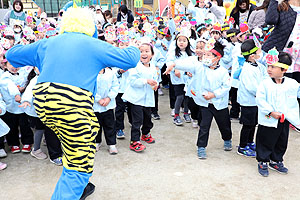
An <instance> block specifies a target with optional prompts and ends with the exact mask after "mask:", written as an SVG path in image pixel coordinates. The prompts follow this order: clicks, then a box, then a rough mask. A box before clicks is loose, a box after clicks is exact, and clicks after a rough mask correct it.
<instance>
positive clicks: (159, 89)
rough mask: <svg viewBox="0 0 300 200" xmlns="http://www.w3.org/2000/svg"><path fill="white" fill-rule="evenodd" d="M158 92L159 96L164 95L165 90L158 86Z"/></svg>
mask: <svg viewBox="0 0 300 200" xmlns="http://www.w3.org/2000/svg"><path fill="white" fill-rule="evenodd" d="M157 92H158V95H159V96H163V95H164V93H163V91H162V90H161V88H158V89H157Z"/></svg>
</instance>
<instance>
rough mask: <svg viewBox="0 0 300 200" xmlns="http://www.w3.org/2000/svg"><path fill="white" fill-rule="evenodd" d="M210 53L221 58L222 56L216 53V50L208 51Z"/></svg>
mask: <svg viewBox="0 0 300 200" xmlns="http://www.w3.org/2000/svg"><path fill="white" fill-rule="evenodd" d="M210 52H212V53H213V54H215V55H216V56H218V57H220V58H222V55H221V54H220V53H219V52H217V51H216V50H214V49H212V50H210Z"/></svg>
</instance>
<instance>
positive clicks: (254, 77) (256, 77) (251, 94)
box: [237, 62, 266, 106]
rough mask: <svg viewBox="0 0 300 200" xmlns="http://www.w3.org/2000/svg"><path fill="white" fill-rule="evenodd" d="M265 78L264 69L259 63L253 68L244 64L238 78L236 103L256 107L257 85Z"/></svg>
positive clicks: (248, 64) (247, 63)
mask: <svg viewBox="0 0 300 200" xmlns="http://www.w3.org/2000/svg"><path fill="white" fill-rule="evenodd" d="M264 77H266V67H265V66H264V65H262V64H260V63H257V66H253V65H252V64H250V63H249V62H245V63H244V66H243V67H242V71H241V74H240V77H239V81H240V84H239V88H238V92H237V102H238V103H239V104H240V105H241V106H256V101H255V96H256V91H257V88H258V85H259V84H260V83H261V82H262V80H263V79H264Z"/></svg>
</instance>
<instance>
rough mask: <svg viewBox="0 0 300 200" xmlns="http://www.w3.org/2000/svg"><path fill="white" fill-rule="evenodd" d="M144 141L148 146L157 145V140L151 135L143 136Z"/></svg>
mask: <svg viewBox="0 0 300 200" xmlns="http://www.w3.org/2000/svg"><path fill="white" fill-rule="evenodd" d="M142 140H143V141H145V142H147V143H148V144H151V143H155V139H154V138H153V137H152V136H151V134H150V133H148V134H147V135H142Z"/></svg>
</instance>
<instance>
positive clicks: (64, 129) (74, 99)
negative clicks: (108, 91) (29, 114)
mask: <svg viewBox="0 0 300 200" xmlns="http://www.w3.org/2000/svg"><path fill="white" fill-rule="evenodd" d="M60 31H61V33H62V34H60V35H59V36H56V37H51V38H49V39H43V40H40V41H38V42H35V43H33V44H30V45H26V46H22V45H17V46H14V47H13V48H11V49H10V50H9V51H8V52H7V53H6V58H7V60H8V61H9V62H10V63H11V64H12V65H13V66H14V67H23V66H27V65H29V66H36V67H37V68H38V69H39V70H40V76H39V78H38V83H37V85H36V86H35V88H34V91H33V93H34V98H35V99H34V106H35V109H36V112H37V114H38V115H39V117H40V119H41V120H42V121H43V123H44V124H45V125H47V126H48V127H50V128H51V129H52V130H53V131H54V132H55V133H56V134H57V136H58V138H59V139H60V141H61V144H62V149H63V153H64V155H63V171H62V175H61V177H60V179H59V181H58V183H57V185H56V188H55V191H54V193H53V195H52V199H53V200H69V199H71V200H75V199H80V197H81V195H82V193H83V191H84V188H85V187H86V186H87V184H88V181H89V178H90V176H91V175H92V171H93V165H94V157H95V150H96V147H95V137H96V134H97V132H98V130H99V124H98V121H97V118H96V117H95V115H94V112H93V102H94V94H95V91H96V88H97V87H96V81H97V75H98V73H99V71H100V70H101V69H103V68H105V67H111V66H118V67H120V66H122V69H124V70H127V69H128V68H131V67H135V66H136V64H137V62H138V60H139V57H140V52H139V50H138V48H136V47H128V48H126V49H119V48H116V47H113V46H112V45H110V44H108V43H105V42H103V41H100V40H98V39H95V38H93V37H92V36H93V35H95V32H96V30H95V24H94V21H93V18H92V15H91V13H90V11H89V10H88V9H84V8H70V9H68V10H67V11H66V12H65V13H64V16H63V19H62V26H61V29H60Z"/></svg>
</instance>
